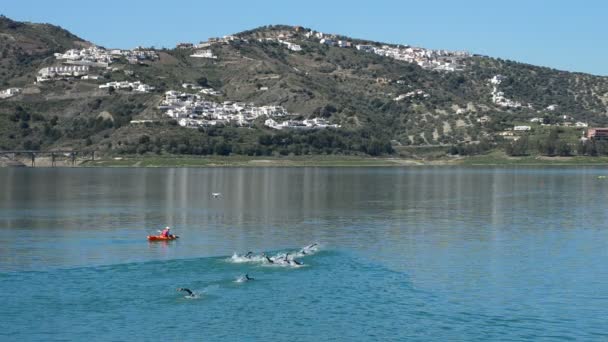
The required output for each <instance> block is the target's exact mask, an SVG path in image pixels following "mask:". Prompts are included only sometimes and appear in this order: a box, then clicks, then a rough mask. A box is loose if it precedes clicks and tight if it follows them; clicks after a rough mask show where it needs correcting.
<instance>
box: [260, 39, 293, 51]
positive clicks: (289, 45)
mask: <svg viewBox="0 0 608 342" xmlns="http://www.w3.org/2000/svg"><path fill="white" fill-rule="evenodd" d="M258 41H259V42H261V43H263V42H278V43H281V44H284V45H285V46H287V49H289V50H291V51H296V52H298V51H302V46H300V45H298V44H296V43H292V42H290V41H287V40H284V39H281V38H273V37H270V38H258Z"/></svg>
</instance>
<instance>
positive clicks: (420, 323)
mask: <svg viewBox="0 0 608 342" xmlns="http://www.w3.org/2000/svg"><path fill="white" fill-rule="evenodd" d="M605 175H608V170H607V169H604V168H565V169H560V168H432V167H429V168H293V169H291V168H287V169H283V168H253V169H239V168H229V169H219V168H218V169H22V170H17V169H0V233H1V234H0V303H1V304H2V311H1V312H2V314H1V316H0V317H1V319H0V340H2V341H29V340H32V341H52V340H83V339H87V340H103V341H109V340H112V341H123V340H124V341H132V340H163V341H184V340H205V341H216V340H246V341H251V340H262V341H267V340H306V339H310V340H336V341H353V340H361V341H369V340H467V341H470V340H480V341H487V340H501V341H503V340H514V341H522V340H534V341H538V340H551V341H553V340H598V341H605V340H608V328H606V326H607V324H606V323H608V287H607V284H608V266H607V265H608V248H607V242H608V223H607V222H608V210H606V204H607V203H608V179H604V178H598V176H605ZM212 192H221V193H222V196H221V197H220V198H218V199H214V198H212V196H211V193H212ZM165 225H170V226H171V227H172V230H174V231H175V233H177V234H178V235H180V236H181V238H180V239H179V240H177V241H174V242H171V243H148V242H147V241H146V239H145V236H146V235H148V234H150V233H154V232H155V231H156V230H157V229H159V228H162V227H163V226H165ZM311 242H319V243H321V245H322V248H321V249H320V251H319V252H318V253H316V254H314V255H310V256H306V257H303V258H301V261H302V262H304V264H305V266H304V267H300V268H289V267H272V266H268V265H263V264H260V263H233V262H231V261H230V259H229V257H230V255H232V254H233V252H238V253H245V252H247V251H254V252H257V253H260V252H262V251H267V252H269V253H272V254H275V253H278V252H283V251H291V250H296V249H298V247H301V246H304V245H306V244H309V243H311ZM245 273H248V274H249V275H251V276H253V277H255V278H256V280H255V281H252V282H247V283H235V282H234V280H235V279H236V278H237V277H238V276H239V275H242V274H245ZM177 287H188V288H191V289H193V290H194V291H195V292H197V293H199V294H200V298H198V299H186V298H184V297H183V294H179V293H177V292H176V291H175V289H176V288H177Z"/></svg>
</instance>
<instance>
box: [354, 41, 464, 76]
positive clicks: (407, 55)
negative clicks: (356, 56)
mask: <svg viewBox="0 0 608 342" xmlns="http://www.w3.org/2000/svg"><path fill="white" fill-rule="evenodd" d="M355 47H356V48H357V50H359V51H364V52H371V53H375V54H377V55H380V56H385V57H389V58H393V59H396V60H400V61H405V62H409V63H416V64H418V65H419V66H420V67H422V68H424V69H431V70H441V71H456V70H460V69H461V65H460V60H461V59H462V58H464V57H470V54H469V53H468V52H465V51H447V50H430V49H423V48H417V47H411V46H408V45H405V46H389V45H383V46H381V47H377V46H374V45H356V46H355Z"/></svg>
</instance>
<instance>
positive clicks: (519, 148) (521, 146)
mask: <svg viewBox="0 0 608 342" xmlns="http://www.w3.org/2000/svg"><path fill="white" fill-rule="evenodd" d="M505 152H506V153H507V154H508V155H510V156H527V155H528V136H527V135H524V136H522V137H521V138H519V139H517V140H515V141H513V142H512V143H510V144H508V145H507V146H506V147H505Z"/></svg>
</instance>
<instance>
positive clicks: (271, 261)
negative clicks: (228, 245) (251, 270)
mask: <svg viewBox="0 0 608 342" xmlns="http://www.w3.org/2000/svg"><path fill="white" fill-rule="evenodd" d="M318 248H319V244H317V243H313V244H310V245H308V246H305V247H303V248H301V249H300V250H299V251H296V252H287V253H280V254H277V255H275V256H268V255H267V254H266V253H262V254H261V255H256V254H254V253H253V252H247V253H246V254H244V255H238V254H234V255H233V256H232V258H231V259H232V260H233V261H236V262H262V263H264V264H268V265H281V266H292V267H300V266H303V265H304V264H303V263H302V262H301V261H299V260H297V259H295V258H297V257H298V258H301V257H304V256H306V255H310V254H313V253H314V252H316V251H317V250H318ZM252 280H255V278H253V277H250V276H249V274H245V275H244V276H240V277H239V278H237V279H236V280H235V282H237V283H244V282H248V281H252ZM177 291H178V292H185V293H186V294H187V295H186V296H185V297H186V298H198V295H197V294H196V293H195V292H193V291H192V290H190V289H188V288H185V287H180V288H178V289H177Z"/></svg>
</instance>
